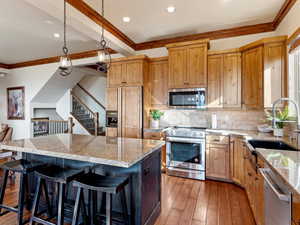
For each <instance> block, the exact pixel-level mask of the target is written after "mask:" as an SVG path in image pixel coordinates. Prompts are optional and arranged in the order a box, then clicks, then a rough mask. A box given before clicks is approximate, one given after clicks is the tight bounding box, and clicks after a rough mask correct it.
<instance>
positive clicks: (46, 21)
mask: <svg viewBox="0 0 300 225" xmlns="http://www.w3.org/2000/svg"><path fill="white" fill-rule="evenodd" d="M45 23H47V24H53V22H52V21H51V20H45Z"/></svg>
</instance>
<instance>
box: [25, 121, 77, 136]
mask: <svg viewBox="0 0 300 225" xmlns="http://www.w3.org/2000/svg"><path fill="white" fill-rule="evenodd" d="M31 123H32V132H33V135H32V136H33V137H39V136H48V135H53V134H66V133H69V134H72V133H73V118H72V117H70V118H69V119H68V120H48V119H32V120H31Z"/></svg>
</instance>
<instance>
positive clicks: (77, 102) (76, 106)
mask: <svg viewBox="0 0 300 225" xmlns="http://www.w3.org/2000/svg"><path fill="white" fill-rule="evenodd" d="M71 96H72V115H73V116H74V117H75V118H76V113H75V112H77V111H78V110H82V109H81V108H83V109H84V110H85V111H86V112H87V113H88V116H89V118H90V119H93V121H94V127H95V131H94V135H95V136H97V135H98V127H99V113H98V112H93V111H92V110H91V109H90V108H89V107H88V106H87V105H86V104H85V103H84V102H83V101H81V99H80V98H79V97H77V96H76V95H75V93H74V92H73V91H72V92H71ZM78 122H80V121H78ZM82 125H83V124H82Z"/></svg>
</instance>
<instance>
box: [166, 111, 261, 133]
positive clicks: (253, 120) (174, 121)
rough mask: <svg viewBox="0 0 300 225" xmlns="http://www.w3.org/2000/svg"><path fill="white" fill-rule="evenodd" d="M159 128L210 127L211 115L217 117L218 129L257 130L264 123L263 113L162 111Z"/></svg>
mask: <svg viewBox="0 0 300 225" xmlns="http://www.w3.org/2000/svg"><path fill="white" fill-rule="evenodd" d="M164 113H165V114H164V116H163V117H162V118H161V120H160V126H161V127H166V126H174V125H177V126H180V125H181V126H185V125H186V126H204V127H211V115H212V114H215V115H216V116H217V128H218V129H237V130H257V125H259V124H262V123H264V121H263V120H264V119H265V115H264V111H199V110H164Z"/></svg>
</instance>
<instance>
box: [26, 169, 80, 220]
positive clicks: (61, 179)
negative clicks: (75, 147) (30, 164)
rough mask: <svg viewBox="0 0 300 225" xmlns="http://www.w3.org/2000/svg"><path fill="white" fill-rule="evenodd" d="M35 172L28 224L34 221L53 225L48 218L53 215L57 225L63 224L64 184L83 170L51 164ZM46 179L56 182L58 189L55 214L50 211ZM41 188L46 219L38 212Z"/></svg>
mask: <svg viewBox="0 0 300 225" xmlns="http://www.w3.org/2000/svg"><path fill="white" fill-rule="evenodd" d="M35 173H36V176H37V189H36V192H35V196H34V202H33V209H32V216H31V219H30V225H33V224H35V222H36V223H39V224H44V225H55V223H52V222H50V220H51V219H53V218H54V217H57V220H56V224H57V225H63V224H64V204H65V192H66V186H67V184H69V183H70V182H71V181H73V180H74V179H75V178H76V177H78V176H80V175H82V174H83V173H84V170H78V169H70V168H62V167H59V166H53V165H52V166H47V167H43V168H40V169H38V170H36V171H35ZM46 181H49V182H52V183H55V184H57V189H58V203H57V215H53V212H52V207H51V205H50V201H49V195H48V191H47V189H46V186H47V185H46ZM42 189H44V193H45V197H46V203H47V211H48V218H47V219H42V218H41V217H39V216H40V214H41V213H39V212H38V207H39V204H40V196H41V192H42Z"/></svg>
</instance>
